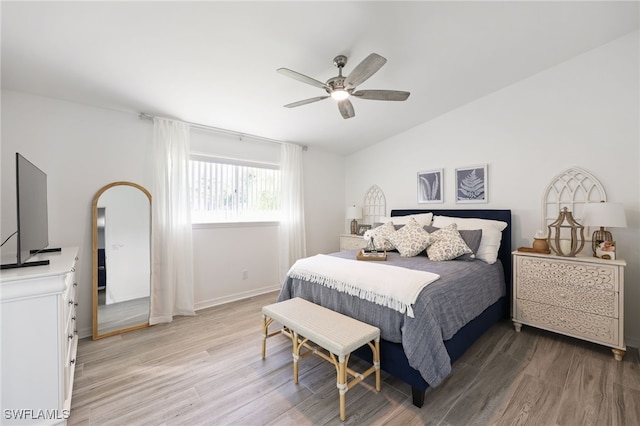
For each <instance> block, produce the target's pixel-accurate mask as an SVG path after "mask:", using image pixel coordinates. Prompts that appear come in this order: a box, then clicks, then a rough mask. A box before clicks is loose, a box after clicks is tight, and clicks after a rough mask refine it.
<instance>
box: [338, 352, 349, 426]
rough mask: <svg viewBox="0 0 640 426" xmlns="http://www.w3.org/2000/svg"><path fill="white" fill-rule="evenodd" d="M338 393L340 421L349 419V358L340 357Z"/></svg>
mask: <svg viewBox="0 0 640 426" xmlns="http://www.w3.org/2000/svg"><path fill="white" fill-rule="evenodd" d="M337 370H338V383H337V385H338V391H339V392H340V420H342V421H344V420H345V419H346V418H347V390H348V387H347V357H345V356H344V355H340V356H338V369H337Z"/></svg>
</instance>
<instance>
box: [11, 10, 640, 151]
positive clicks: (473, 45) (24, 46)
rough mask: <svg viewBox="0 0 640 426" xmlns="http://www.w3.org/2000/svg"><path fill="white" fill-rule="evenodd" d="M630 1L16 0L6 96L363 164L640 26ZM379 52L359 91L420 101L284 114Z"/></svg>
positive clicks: (327, 103)
mask: <svg viewBox="0 0 640 426" xmlns="http://www.w3.org/2000/svg"><path fill="white" fill-rule="evenodd" d="M638 5H639V3H638V2H637V1H626V2H610V1H603V2H574V1H567V2H560V1H556V2H536V1H533V2H517V1H516V2H513V1H512V2H482V1H471V2H451V1H449V2H431V1H429V2H426V1H423V2H415V1H414V2H398V1H393V2H368V1H356V2H327V1H324V2H267V1H259V2H193V3H191V2H190V3H187V2H67V3H58V2H38V3H35V2H6V1H3V2H2V11H1V12H2V87H3V88H4V89H10V90H16V91H23V92H28V93H34V94H38V95H43V96H49V97H54V98H59V99H66V100H70V101H75V102H80V103H83V104H89V105H95V106H100V107H105V108H110V109H116V110H121V111H131V112H135V113H137V112H146V113H150V114H154V115H159V116H163V117H171V118H177V119H181V120H185V121H190V122H195V123H201V124H204V125H209V126H214V127H218V128H223V129H228V130H233V131H238V132H241V133H246V134H251V135H258V136H262V137H267V138H272V139H278V140H283V141H290V142H297V143H302V144H305V145H308V146H311V147H317V148H318V149H322V150H325V151H329V152H335V153H338V154H349V153H352V152H354V151H357V150H358V149H361V148H363V147H366V146H368V145H371V144H374V143H376V142H378V141H380V140H382V139H385V138H387V137H389V136H392V135H394V134H398V133H401V132H403V131H405V130H407V129H409V128H411V127H414V126H416V125H418V124H420V123H423V122H426V121H428V120H431V119H433V118H434V117H437V116H439V115H441V114H443V113H445V112H447V111H451V110H453V109H455V108H457V107H459V106H461V105H464V104H466V103H468V102H471V101H473V100H474V99H477V98H479V97H482V96H484V95H487V94H489V93H491V92H494V91H496V90H500V89H501V88H503V87H506V86H508V85H510V84H513V83H515V82H517V81H519V80H522V79H525V78H527V77H529V76H531V75H533V74H535V73H537V72H540V71H542V70H544V69H546V68H549V67H551V66H553V65H555V64H558V63H560V62H563V61H565V60H567V59H569V58H571V57H573V56H575V55H578V54H580V53H583V52H585V51H587V50H589V49H593V48H595V47H598V46H600V45H602V44H604V43H607V42H609V41H611V40H613V39H615V38H618V37H620V36H623V35H625V34H627V33H629V32H631V31H634V30H637V29H638V21H639V19H638V15H639V12H638V10H639V9H638ZM372 52H376V53H378V54H380V55H382V56H384V57H386V58H387V60H388V62H387V63H386V65H385V66H384V67H383V68H382V69H381V70H380V71H378V72H377V73H376V74H375V75H373V76H372V77H371V78H370V79H369V80H367V81H366V82H364V83H363V84H361V85H360V86H359V87H358V88H359V89H393V90H406V91H410V92H411V96H410V98H409V99H408V100H407V101H406V102H380V101H371V100H362V99H355V100H353V104H354V107H355V111H356V116H355V117H354V118H352V119H349V120H344V119H343V118H342V117H341V115H340V114H339V112H338V109H337V106H336V105H335V102H334V101H333V100H332V99H326V100H323V101H320V102H316V103H312V104H308V105H304V106H301V107H298V108H294V109H288V108H283V105H284V104H287V103H291V102H294V101H298V100H301V99H306V98H311V97H315V96H320V95H323V94H324V92H323V91H322V89H319V88H316V87H313V86H310V85H307V84H304V83H301V82H299V81H296V80H293V79H291V78H287V77H285V76H282V75H280V74H278V73H276V69H277V68H280V67H286V68H290V69H293V70H295V71H298V72H300V73H302V74H305V75H308V76H310V77H313V78H315V79H317V80H321V81H326V80H327V79H328V78H330V77H333V76H335V75H337V69H336V68H334V66H333V64H332V62H333V58H334V57H335V56H336V55H338V54H344V55H347V56H348V57H349V63H348V64H347V65H346V67H345V70H344V73H345V75H346V74H348V73H349V72H350V70H351V69H353V67H354V66H355V65H356V64H357V63H359V62H360V61H361V60H362V59H364V58H365V57H366V56H367V55H369V54H370V53H372Z"/></svg>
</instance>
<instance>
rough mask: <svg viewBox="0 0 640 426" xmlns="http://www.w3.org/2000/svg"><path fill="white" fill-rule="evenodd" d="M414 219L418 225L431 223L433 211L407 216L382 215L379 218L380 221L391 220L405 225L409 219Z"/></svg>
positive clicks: (395, 223) (396, 223)
mask: <svg viewBox="0 0 640 426" xmlns="http://www.w3.org/2000/svg"><path fill="white" fill-rule="evenodd" d="M411 219H415V220H416V222H418V224H419V225H420V226H427V225H431V219H433V213H420V214H410V215H408V216H393V217H390V216H384V217H381V218H380V222H384V223H387V222H393V224H394V225H406V224H407V223H408V222H409V220H411Z"/></svg>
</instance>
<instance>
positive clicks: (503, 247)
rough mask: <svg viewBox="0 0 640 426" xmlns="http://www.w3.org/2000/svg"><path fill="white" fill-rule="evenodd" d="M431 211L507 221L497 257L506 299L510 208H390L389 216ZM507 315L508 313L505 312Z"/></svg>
mask: <svg viewBox="0 0 640 426" xmlns="http://www.w3.org/2000/svg"><path fill="white" fill-rule="evenodd" d="M429 212H431V213H433V214H434V215H438V216H450V217H468V218H480V219H491V220H500V221H502V222H507V223H508V225H507V227H506V228H505V229H504V230H503V231H502V241H501V243H500V249H499V250H498V259H500V262H502V267H503V268H504V279H505V283H506V284H507V297H508V299H507V300H510V298H511V288H512V287H511V210H432V209H429V210H427V209H411V210H391V216H407V215H410V214H420V213H429ZM507 315H508V314H507Z"/></svg>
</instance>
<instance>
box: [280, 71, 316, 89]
mask: <svg viewBox="0 0 640 426" xmlns="http://www.w3.org/2000/svg"><path fill="white" fill-rule="evenodd" d="M276 71H277V72H279V73H280V74H282V75H286V76H287V77H291V78H294V79H296V80H298V81H301V82H303V83H307V84H310V85H312V86H315V87H319V88H321V89H327V88H328V86H327V85H326V84H325V83H323V82H321V81H318V80H316V79H315V78H311V77H307V76H306V75H304V74H300V73H299V72H295V71H292V70H290V69H288V68H278V69H277V70H276Z"/></svg>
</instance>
